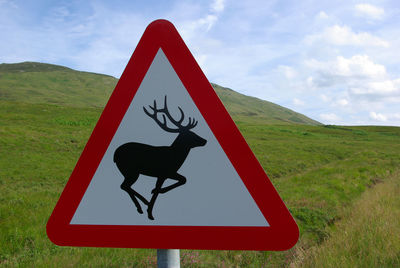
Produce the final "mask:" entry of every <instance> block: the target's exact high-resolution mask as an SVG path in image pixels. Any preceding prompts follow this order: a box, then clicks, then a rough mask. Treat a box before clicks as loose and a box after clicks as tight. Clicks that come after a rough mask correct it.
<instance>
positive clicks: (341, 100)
mask: <svg viewBox="0 0 400 268" xmlns="http://www.w3.org/2000/svg"><path fill="white" fill-rule="evenodd" d="M336 104H337V105H339V106H347V105H348V104H349V101H348V100H347V99H339V100H337V101H336Z"/></svg>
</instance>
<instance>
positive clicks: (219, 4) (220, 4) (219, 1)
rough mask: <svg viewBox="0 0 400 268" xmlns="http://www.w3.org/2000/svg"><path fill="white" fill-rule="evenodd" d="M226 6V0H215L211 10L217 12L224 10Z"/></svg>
mask: <svg viewBox="0 0 400 268" xmlns="http://www.w3.org/2000/svg"><path fill="white" fill-rule="evenodd" d="M224 8H225V0H215V1H214V2H213V3H212V4H211V10H213V11H214V12H217V13H219V12H222V11H224Z"/></svg>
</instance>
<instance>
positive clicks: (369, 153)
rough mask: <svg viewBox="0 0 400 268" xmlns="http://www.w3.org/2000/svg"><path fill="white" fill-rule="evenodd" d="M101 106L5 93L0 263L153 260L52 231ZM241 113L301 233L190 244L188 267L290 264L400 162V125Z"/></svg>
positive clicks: (0, 130) (1, 104)
mask: <svg viewBox="0 0 400 268" xmlns="http://www.w3.org/2000/svg"><path fill="white" fill-rule="evenodd" d="M100 113H101V108H95V107H93V108H79V107H65V106H57V105H46V104H27V103H17V102H7V101H0V267H65V266H79V267H132V266H135V267H154V263H155V250H146V249H104V248H71V247H58V246H55V245H54V244H52V243H51V242H50V241H49V240H48V238H47V236H46V232H45V225H46V222H47V219H48V217H49V216H50V213H51V211H52V209H53V208H54V206H55V204H56V202H57V200H58V198H59V196H60V193H61V191H62V189H63V188H64V185H65V183H66V181H67V180H68V178H69V176H70V174H71V171H72V169H73V167H74V165H75V164H76V161H77V160H78V157H79V155H80V154H81V152H82V150H83V147H84V146H85V143H86V141H87V139H88V138H89V135H90V133H91V131H92V130H93V127H94V125H95V124H96V121H97V120H98V117H99V115H100ZM234 119H235V120H236V122H237V123H238V125H239V128H240V130H241V131H242V133H243V135H244V137H245V139H246V141H247V142H248V143H249V145H250V147H251V148H252V149H253V151H254V152H255V154H256V156H257V158H258V159H259V161H260V163H261V164H262V166H263V167H264V168H265V170H266V171H267V174H268V175H269V176H270V178H271V179H272V181H273V183H274V185H275V186H276V188H277V190H278V192H279V193H280V195H281V197H282V198H283V200H284V202H285V203H286V205H287V206H288V207H289V209H290V211H291V212H292V214H293V215H294V217H295V219H296V220H297V223H298V224H299V226H300V230H301V237H300V241H299V243H298V245H297V246H296V247H295V248H294V249H292V250H289V251H286V252H259V251H211V250H203V251H194V250H183V251H182V252H181V254H182V264H183V267H276V266H288V265H289V264H290V263H291V262H292V261H293V259H294V258H295V256H297V255H298V254H297V252H298V251H299V249H305V250H306V252H307V249H308V248H310V247H313V246H315V245H318V244H319V243H321V242H322V241H324V240H326V239H327V238H328V237H329V235H330V233H329V226H334V223H335V221H336V220H337V219H338V218H340V217H342V208H343V207H345V206H351V204H352V203H353V202H354V201H355V200H357V199H358V198H359V197H360V196H361V195H362V193H363V192H364V191H365V190H366V189H369V187H370V186H372V185H373V184H375V183H376V182H377V181H385V179H386V177H389V176H391V174H395V173H396V172H398V170H399V167H400V128H395V127H335V126H328V127H326V126H305V125H267V124H264V123H262V122H261V121H258V122H256V121H254V120H250V119H249V120H246V117H243V116H234ZM398 218H399V217H398Z"/></svg>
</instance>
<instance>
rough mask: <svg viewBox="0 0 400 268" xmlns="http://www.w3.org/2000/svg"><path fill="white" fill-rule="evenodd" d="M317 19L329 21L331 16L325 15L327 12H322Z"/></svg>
mask: <svg viewBox="0 0 400 268" xmlns="http://www.w3.org/2000/svg"><path fill="white" fill-rule="evenodd" d="M317 18H318V19H328V18H329V16H328V14H326V13H325V11H320V12H319V13H318V15H317Z"/></svg>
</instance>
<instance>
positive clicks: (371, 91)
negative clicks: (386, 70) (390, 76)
mask: <svg viewBox="0 0 400 268" xmlns="http://www.w3.org/2000/svg"><path fill="white" fill-rule="evenodd" d="M350 93H351V94H353V95H358V96H365V97H369V98H370V99H375V100H379V99H380V98H386V99H388V100H391V101H392V102H399V100H400V79H394V80H384V81H374V82H367V83H364V84H363V85H360V86H358V87H351V88H350Z"/></svg>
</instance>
